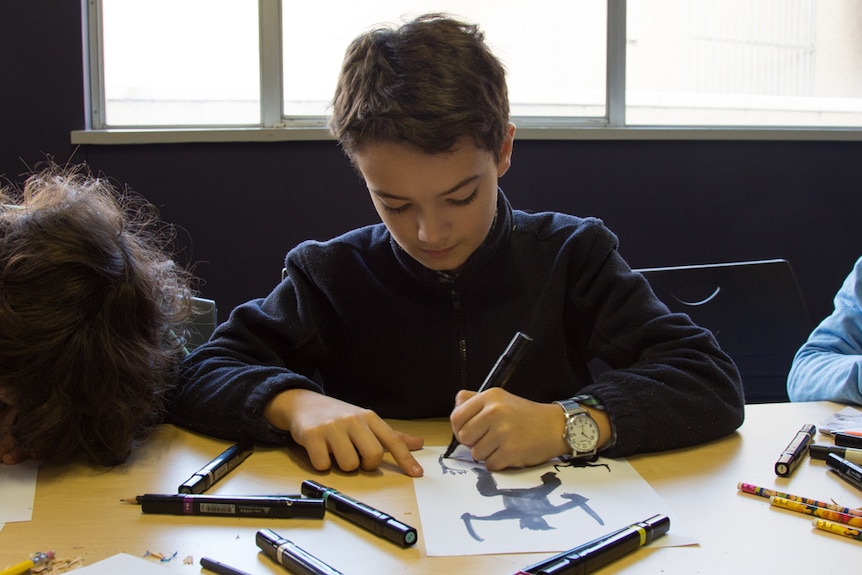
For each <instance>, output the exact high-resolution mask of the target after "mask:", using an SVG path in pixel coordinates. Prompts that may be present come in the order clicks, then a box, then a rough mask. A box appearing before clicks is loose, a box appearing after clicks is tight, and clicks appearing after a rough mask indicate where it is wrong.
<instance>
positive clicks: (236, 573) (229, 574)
mask: <svg viewBox="0 0 862 575" xmlns="http://www.w3.org/2000/svg"><path fill="white" fill-rule="evenodd" d="M201 567H203V568H204V569H209V570H210V571H212V572H213V573H218V575H249V574H248V573H246V572H245V571H240V570H239V569H237V568H236V567H231V566H230V565H227V564H225V563H222V562H221V561H216V560H215V559H210V558H209V557H201Z"/></svg>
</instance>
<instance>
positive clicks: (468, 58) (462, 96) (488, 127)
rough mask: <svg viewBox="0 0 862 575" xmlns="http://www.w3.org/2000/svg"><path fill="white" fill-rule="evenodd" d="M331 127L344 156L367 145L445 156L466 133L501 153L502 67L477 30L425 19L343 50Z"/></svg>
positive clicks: (504, 118) (379, 31)
mask: <svg viewBox="0 0 862 575" xmlns="http://www.w3.org/2000/svg"><path fill="white" fill-rule="evenodd" d="M332 109H333V111H332V116H331V118H330V123H329V129H330V132H331V133H332V135H333V136H334V137H335V139H336V140H338V142H339V143H340V144H341V147H342V149H343V150H344V152H345V153H346V154H347V156H348V157H349V158H351V159H352V158H353V156H354V154H355V153H356V152H357V151H359V150H360V149H361V148H362V146H363V145H364V144H366V143H369V142H395V143H399V144H407V145H409V146H412V147H415V148H417V149H419V150H422V151H423V152H426V153H431V154H437V153H442V152H447V151H450V150H451V149H452V148H453V147H454V145H455V143H456V142H457V140H459V139H460V138H462V137H463V136H471V137H473V139H474V140H475V143H476V145H477V146H478V147H479V148H481V149H485V150H488V151H489V152H491V153H493V154H494V156H495V158H497V157H498V155H499V153H500V148H501V147H502V144H503V140H504V138H505V135H506V128H507V124H508V122H509V98H508V92H507V88H506V77H505V70H504V68H503V65H502V64H501V63H500V62H499V61H498V60H497V58H495V57H494V55H493V54H492V53H491V51H490V49H489V48H488V46H487V45H486V44H485V41H484V35H483V33H482V32H481V31H479V29H478V27H477V26H475V25H471V24H465V23H463V22H459V21H457V20H453V19H451V18H449V17H446V16H444V15H440V14H426V15H424V16H420V17H419V18H417V19H415V20H413V21H411V22H408V23H406V24H404V25H403V26H401V27H400V28H397V29H393V28H384V27H379V28H375V29H372V30H371V31H369V32H368V33H366V34H363V35H361V36H359V37H358V38H356V39H355V40H354V41H353V42H352V43H351V44H350V46H349V47H348V48H347V52H346V54H345V57H344V62H343V65H342V69H341V74H340V75H339V78H338V85H337V87H336V90H335V97H334V99H333V103H332Z"/></svg>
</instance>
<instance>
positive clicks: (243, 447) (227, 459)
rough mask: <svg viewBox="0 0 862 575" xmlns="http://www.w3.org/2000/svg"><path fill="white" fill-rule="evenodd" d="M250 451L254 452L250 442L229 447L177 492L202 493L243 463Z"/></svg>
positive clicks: (252, 444)
mask: <svg viewBox="0 0 862 575" xmlns="http://www.w3.org/2000/svg"><path fill="white" fill-rule="evenodd" d="M252 451H254V443H252V442H250V441H247V442H242V443H237V444H236V445H231V446H230V447H228V448H227V449H225V450H224V451H222V452H221V453H220V454H219V455H218V456H217V457H216V458H215V459H213V460H212V461H210V462H209V463H207V464H206V465H204V466H203V467H202V468H201V469H200V470H198V471H196V472H195V474H194V475H192V476H191V477H189V478H188V479H187V480H186V482H185V483H183V484H182V485H180V487H179V489H178V492H179V493H203V492H204V491H206V490H207V489H209V488H210V487H212V486H213V484H214V483H215V482H216V481H218V480H219V479H221V478H222V477H224V476H225V475H227V474H228V473H229V472H230V470H231V469H233V468H234V467H236V466H237V465H239V464H240V463H242V462H243V461H245V460H246V458H247V457H248V456H249V455H251V452H252Z"/></svg>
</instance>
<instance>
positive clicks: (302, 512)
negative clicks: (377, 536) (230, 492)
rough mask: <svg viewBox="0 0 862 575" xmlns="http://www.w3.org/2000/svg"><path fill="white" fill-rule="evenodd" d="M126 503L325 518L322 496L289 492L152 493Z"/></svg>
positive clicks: (166, 509) (194, 511) (150, 509)
mask: <svg viewBox="0 0 862 575" xmlns="http://www.w3.org/2000/svg"><path fill="white" fill-rule="evenodd" d="M123 501H125V502H126V503H138V504H140V506H141V512H142V513H161V514H165V515H220V516H229V517H263V518H277V519H284V518H302V519H323V515H324V513H325V512H326V508H325V507H324V506H323V500H322V499H303V498H298V497H292V496H289V495H247V496H218V495H185V494H168V495H159V494H152V493H148V494H146V495H138V496H137V497H134V498H131V499H123Z"/></svg>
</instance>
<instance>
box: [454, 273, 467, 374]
mask: <svg viewBox="0 0 862 575" xmlns="http://www.w3.org/2000/svg"><path fill="white" fill-rule="evenodd" d="M450 294H451V295H452V309H454V311H455V321H456V322H457V324H458V372H459V375H460V377H461V389H469V388H468V387H467V384H468V381H467V335H466V334H465V333H464V318H463V316H462V315H461V295H460V294H459V293H458V290H455V289H453V290H451V291H450Z"/></svg>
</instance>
